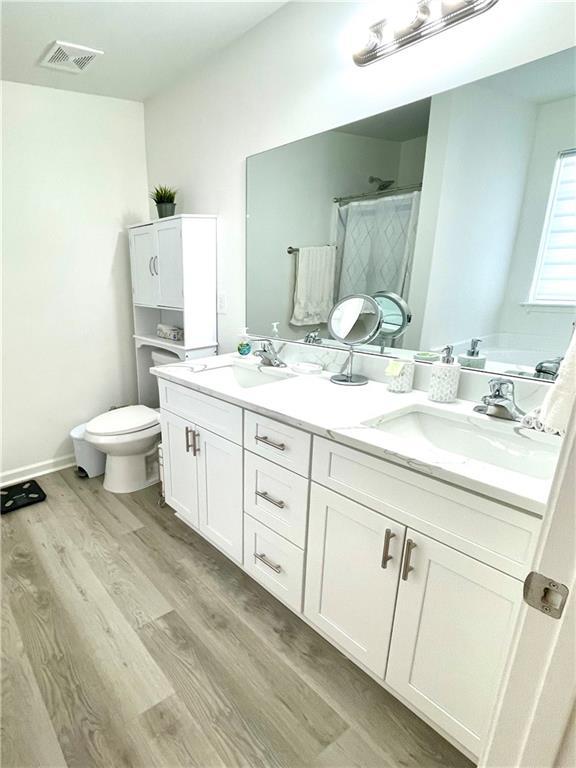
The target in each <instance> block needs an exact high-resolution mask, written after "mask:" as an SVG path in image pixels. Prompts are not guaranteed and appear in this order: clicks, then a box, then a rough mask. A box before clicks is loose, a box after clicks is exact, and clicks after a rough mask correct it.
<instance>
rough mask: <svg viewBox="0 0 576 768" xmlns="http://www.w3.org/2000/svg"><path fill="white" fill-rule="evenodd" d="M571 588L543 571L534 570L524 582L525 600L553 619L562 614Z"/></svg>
mask: <svg viewBox="0 0 576 768" xmlns="http://www.w3.org/2000/svg"><path fill="white" fill-rule="evenodd" d="M568 592H569V589H568V587H567V586H566V585H565V584H559V583H558V582H557V581H554V579H549V578H548V577H547V576H543V575H542V574H541V573H536V572H535V571H532V573H529V574H528V576H527V577H526V580H525V582H524V602H525V603H528V605H529V606H530V607H531V608H536V610H537V611H542V613H545V614H546V615H547V616H551V617H552V618H553V619H559V618H560V617H561V616H562V612H563V610H564V606H565V605H566V601H567V599H568Z"/></svg>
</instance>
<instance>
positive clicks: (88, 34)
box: [2, 0, 284, 101]
mask: <svg viewBox="0 0 576 768" xmlns="http://www.w3.org/2000/svg"><path fill="white" fill-rule="evenodd" d="M282 5H284V2H258V1H256V2H163V0H157V1H156V2H60V3H53V2H35V3H30V2H18V1H15V0H12V2H2V77H3V79H4V80H13V81H16V82H20V83H32V84H33V85H43V86H47V87H50V88H62V89H65V90H71V91H82V92H84V93H94V94H100V95H102V96H115V97H118V98H124V99H134V100H136V101H144V100H145V99H147V98H149V97H150V96H152V95H153V94H154V93H156V92H157V91H159V90H160V89H162V88H164V87H166V86H168V85H169V84H170V83H171V82H173V81H174V80H176V79H177V78H178V77H179V76H181V75H182V74H183V73H185V72H186V71H190V69H193V68H194V67H200V66H202V65H203V64H204V63H205V62H207V61H208V60H209V59H210V57H212V56H214V55H215V54H216V53H217V52H218V51H219V50H221V49H222V48H224V47H225V46H227V45H229V44H230V43H231V42H232V41H233V40H234V39H236V38H238V37H240V36H241V35H243V34H244V33H245V32H247V31H248V30H249V29H251V28H252V27H254V26H255V25H256V24H258V23H259V22H261V21H262V20H263V19H265V18H266V17H267V16H270V15H271V14H272V13H274V12H275V11H276V10H278V9H279V8H280V7H281V6H282ZM55 40H61V41H64V42H67V43H76V44H79V45H83V46H88V47H89V48H97V49H100V50H103V51H104V56H102V57H99V58H97V59H96V60H95V61H94V62H93V63H92V64H91V65H90V66H89V67H88V68H87V69H86V70H85V71H83V72H81V73H79V74H74V73H69V72H58V71H56V70H51V69H46V68H44V67H40V66H38V61H39V59H40V58H41V57H42V56H43V55H44V53H45V52H46V51H47V49H48V47H49V45H50V44H51V43H53V42H54V41H55Z"/></svg>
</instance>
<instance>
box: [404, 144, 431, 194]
mask: <svg viewBox="0 0 576 768" xmlns="http://www.w3.org/2000/svg"><path fill="white" fill-rule="evenodd" d="M426 142H427V136H417V137H416V138H415V139H408V141H403V142H402V143H401V145H400V146H401V149H400V166H399V168H398V186H399V187H410V186H413V185H414V184H422V178H423V177H424V163H425V159H426Z"/></svg>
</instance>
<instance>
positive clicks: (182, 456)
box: [160, 382, 243, 563]
mask: <svg viewBox="0 0 576 768" xmlns="http://www.w3.org/2000/svg"><path fill="white" fill-rule="evenodd" d="M160 402H161V404H162V406H163V407H162V408H161V421H162V455H163V462H164V494H165V498H166V502H167V503H168V504H169V505H170V506H171V507H172V508H173V509H174V510H175V511H176V514H177V515H178V517H180V518H181V519H182V520H183V521H184V522H185V523H186V524H187V525H190V526H192V527H193V528H195V529H197V530H198V532H199V533H201V534H202V536H204V537H205V538H207V539H208V540H209V541H211V542H212V543H213V544H214V545H215V546H217V547H218V548H219V549H221V550H222V551H223V552H225V553H226V554H227V555H228V556H229V557H231V558H233V559H234V560H236V561H237V562H239V563H241V562H242V549H243V542H242V538H243V534H242V516H243V510H242V445H241V444H238V443H235V442H233V441H232V440H230V439H229V437H233V436H235V435H238V434H239V435H240V437H241V434H242V431H241V430H242V427H241V425H242V411H241V409H240V408H237V407H236V406H233V405H229V404H228V403H224V402H223V401H220V400H216V399H215V398H207V397H206V396H204V395H201V394H199V393H196V392H193V391H191V390H187V389H185V388H183V387H178V386H174V385H166V384H165V383H164V382H162V383H161V385H160ZM167 406H169V407H170V408H171V409H173V410H168V407H167ZM207 427H212V429H213V430H218V431H220V432H221V434H216V432H215V431H212V430H210V429H208V428H207ZM237 427H239V431H238V430H237ZM222 433H223V434H222Z"/></svg>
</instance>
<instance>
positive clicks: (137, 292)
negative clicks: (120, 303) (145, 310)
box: [130, 224, 158, 306]
mask: <svg viewBox="0 0 576 768" xmlns="http://www.w3.org/2000/svg"><path fill="white" fill-rule="evenodd" d="M155 256H156V252H155V246H154V227H153V225H152V224H149V225H147V226H145V227H138V228H137V229H132V230H130V266H131V270H132V295H133V300H134V303H135V304H146V305H148V306H156V305H157V304H158V276H157V274H156V268H155V267H156V262H155Z"/></svg>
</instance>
